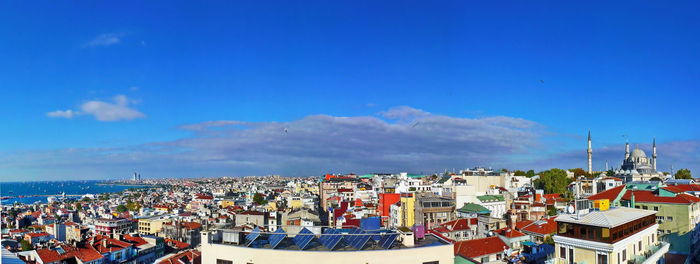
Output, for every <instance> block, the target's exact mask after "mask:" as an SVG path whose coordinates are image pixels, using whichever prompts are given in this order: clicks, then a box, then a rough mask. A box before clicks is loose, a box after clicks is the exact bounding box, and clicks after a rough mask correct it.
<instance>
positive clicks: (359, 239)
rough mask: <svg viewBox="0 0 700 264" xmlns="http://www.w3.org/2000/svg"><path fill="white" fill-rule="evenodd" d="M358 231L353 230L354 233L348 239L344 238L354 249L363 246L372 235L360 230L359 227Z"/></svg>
mask: <svg viewBox="0 0 700 264" xmlns="http://www.w3.org/2000/svg"><path fill="white" fill-rule="evenodd" d="M357 230H358V231H357V232H355V234H354V235H352V236H350V237H349V238H351V239H350V240H348V238H346V241H347V243H348V244H350V246H352V247H354V248H355V249H358V250H361V249H362V248H363V247H365V244H367V241H369V239H370V238H371V237H372V235H371V234H367V233H366V232H365V231H362V230H360V229H357Z"/></svg>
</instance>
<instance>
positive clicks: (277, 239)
mask: <svg viewBox="0 0 700 264" xmlns="http://www.w3.org/2000/svg"><path fill="white" fill-rule="evenodd" d="M285 237H287V232H284V229H282V228H280V229H277V230H275V232H273V233H272V234H271V235H270V237H269V239H268V240H269V242H270V247H272V248H276V247H277V246H278V245H279V244H280V243H282V240H284V238H285Z"/></svg>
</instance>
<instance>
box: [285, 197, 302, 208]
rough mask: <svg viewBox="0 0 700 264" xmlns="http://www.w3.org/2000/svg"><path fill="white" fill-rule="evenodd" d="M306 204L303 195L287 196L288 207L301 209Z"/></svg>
mask: <svg viewBox="0 0 700 264" xmlns="http://www.w3.org/2000/svg"><path fill="white" fill-rule="evenodd" d="M303 206H304V202H303V201H302V199H301V196H298V195H294V196H290V197H289V198H287V207H289V208H292V209H299V208H302V207H303Z"/></svg>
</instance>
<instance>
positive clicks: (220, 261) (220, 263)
mask: <svg viewBox="0 0 700 264" xmlns="http://www.w3.org/2000/svg"><path fill="white" fill-rule="evenodd" d="M216 264H233V261H230V260H223V259H216Z"/></svg>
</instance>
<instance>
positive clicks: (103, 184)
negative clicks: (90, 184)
mask: <svg viewBox="0 0 700 264" xmlns="http://www.w3.org/2000/svg"><path fill="white" fill-rule="evenodd" d="M95 185H100V186H109V185H112V186H138V187H150V186H153V185H151V184H132V183H109V182H103V183H95Z"/></svg>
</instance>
